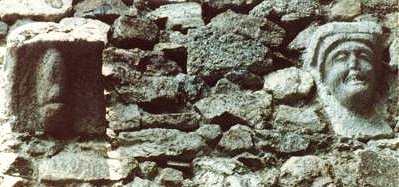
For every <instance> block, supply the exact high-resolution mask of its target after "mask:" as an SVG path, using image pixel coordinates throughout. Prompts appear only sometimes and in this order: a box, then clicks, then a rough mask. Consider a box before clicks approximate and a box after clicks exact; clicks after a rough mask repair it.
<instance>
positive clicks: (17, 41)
mask: <svg viewBox="0 0 399 187" xmlns="http://www.w3.org/2000/svg"><path fill="white" fill-rule="evenodd" d="M108 30H109V26H108V25H106V24H104V23H102V22H100V21H96V20H89V19H83V18H65V19H63V20H61V21H60V23H51V22H38V23H31V24H26V25H23V26H21V27H18V28H17V29H15V30H14V31H12V32H11V33H10V34H9V36H8V40H7V52H6V54H7V55H6V64H7V65H6V68H5V74H6V81H7V82H6V88H5V93H6V101H7V105H6V106H5V108H6V109H7V110H8V112H7V118H8V119H9V120H11V118H14V119H13V120H14V122H13V123H14V124H13V125H12V128H13V129H14V130H15V131H17V132H27V131H28V132H29V131H30V132H40V131H46V132H49V133H52V134H54V135H55V134H59V135H70V134H69V133H70V132H69V131H75V132H76V133H82V134H102V133H104V132H105V123H104V122H105V103H104V91H103V86H102V83H101V80H100V79H99V77H100V76H101V75H100V72H101V52H102V50H103V48H104V46H105V44H106V43H107V32H108ZM71 53H73V55H70V54H71ZM82 61H84V63H81V62H82ZM26 62H29V63H26ZM20 93H24V94H23V95H19V94H20Z"/></svg>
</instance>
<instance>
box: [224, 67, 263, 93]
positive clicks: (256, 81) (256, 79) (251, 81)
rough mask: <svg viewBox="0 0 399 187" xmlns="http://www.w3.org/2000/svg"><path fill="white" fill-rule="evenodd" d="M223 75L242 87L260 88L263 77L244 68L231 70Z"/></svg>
mask: <svg viewBox="0 0 399 187" xmlns="http://www.w3.org/2000/svg"><path fill="white" fill-rule="evenodd" d="M225 77H226V79H228V80H230V81H231V82H233V83H235V84H237V85H239V86H240V87H241V88H242V89H249V90H260V89H262V88H263V79H262V78H261V77H260V76H258V75H255V74H253V73H251V72H249V71H246V70H241V71H232V72H229V73H227V74H226V75H225Z"/></svg>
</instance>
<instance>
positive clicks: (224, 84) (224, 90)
mask: <svg viewBox="0 0 399 187" xmlns="http://www.w3.org/2000/svg"><path fill="white" fill-rule="evenodd" d="M239 91H241V88H240V86H238V85H237V84H234V83H232V82H231V81H229V80H227V79H226V78H222V79H220V80H218V82H217V83H216V85H215V86H214V87H213V88H212V93H213V94H228V93H233V92H239Z"/></svg>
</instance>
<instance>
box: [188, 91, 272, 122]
mask: <svg viewBox="0 0 399 187" xmlns="http://www.w3.org/2000/svg"><path fill="white" fill-rule="evenodd" d="M271 101H272V98H271V95H269V94H268V93H266V92H263V91H256V92H253V93H250V92H238V93H229V94H217V95H212V96H210V97H207V98H204V99H201V100H200V101H198V102H197V103H195V104H194V106H195V107H196V108H198V110H199V111H200V112H201V114H202V115H203V116H204V117H205V118H206V119H209V120H211V121H212V122H213V123H217V124H222V125H229V126H231V125H235V124H237V123H241V124H248V125H249V126H252V127H253V126H256V125H258V124H263V122H265V120H266V119H267V118H268V117H269V116H270V114H271V108H270V107H271Z"/></svg>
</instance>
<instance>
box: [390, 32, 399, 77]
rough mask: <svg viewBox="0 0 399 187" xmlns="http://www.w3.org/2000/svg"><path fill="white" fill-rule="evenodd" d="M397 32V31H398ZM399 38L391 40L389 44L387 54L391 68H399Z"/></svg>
mask: <svg viewBox="0 0 399 187" xmlns="http://www.w3.org/2000/svg"><path fill="white" fill-rule="evenodd" d="M398 33H399V32H398ZM398 51H399V38H396V39H394V40H393V42H392V43H391V45H390V46H389V54H390V57H391V58H390V59H391V60H390V62H389V65H390V66H391V67H392V69H395V70H397V69H399V53H398Z"/></svg>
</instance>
